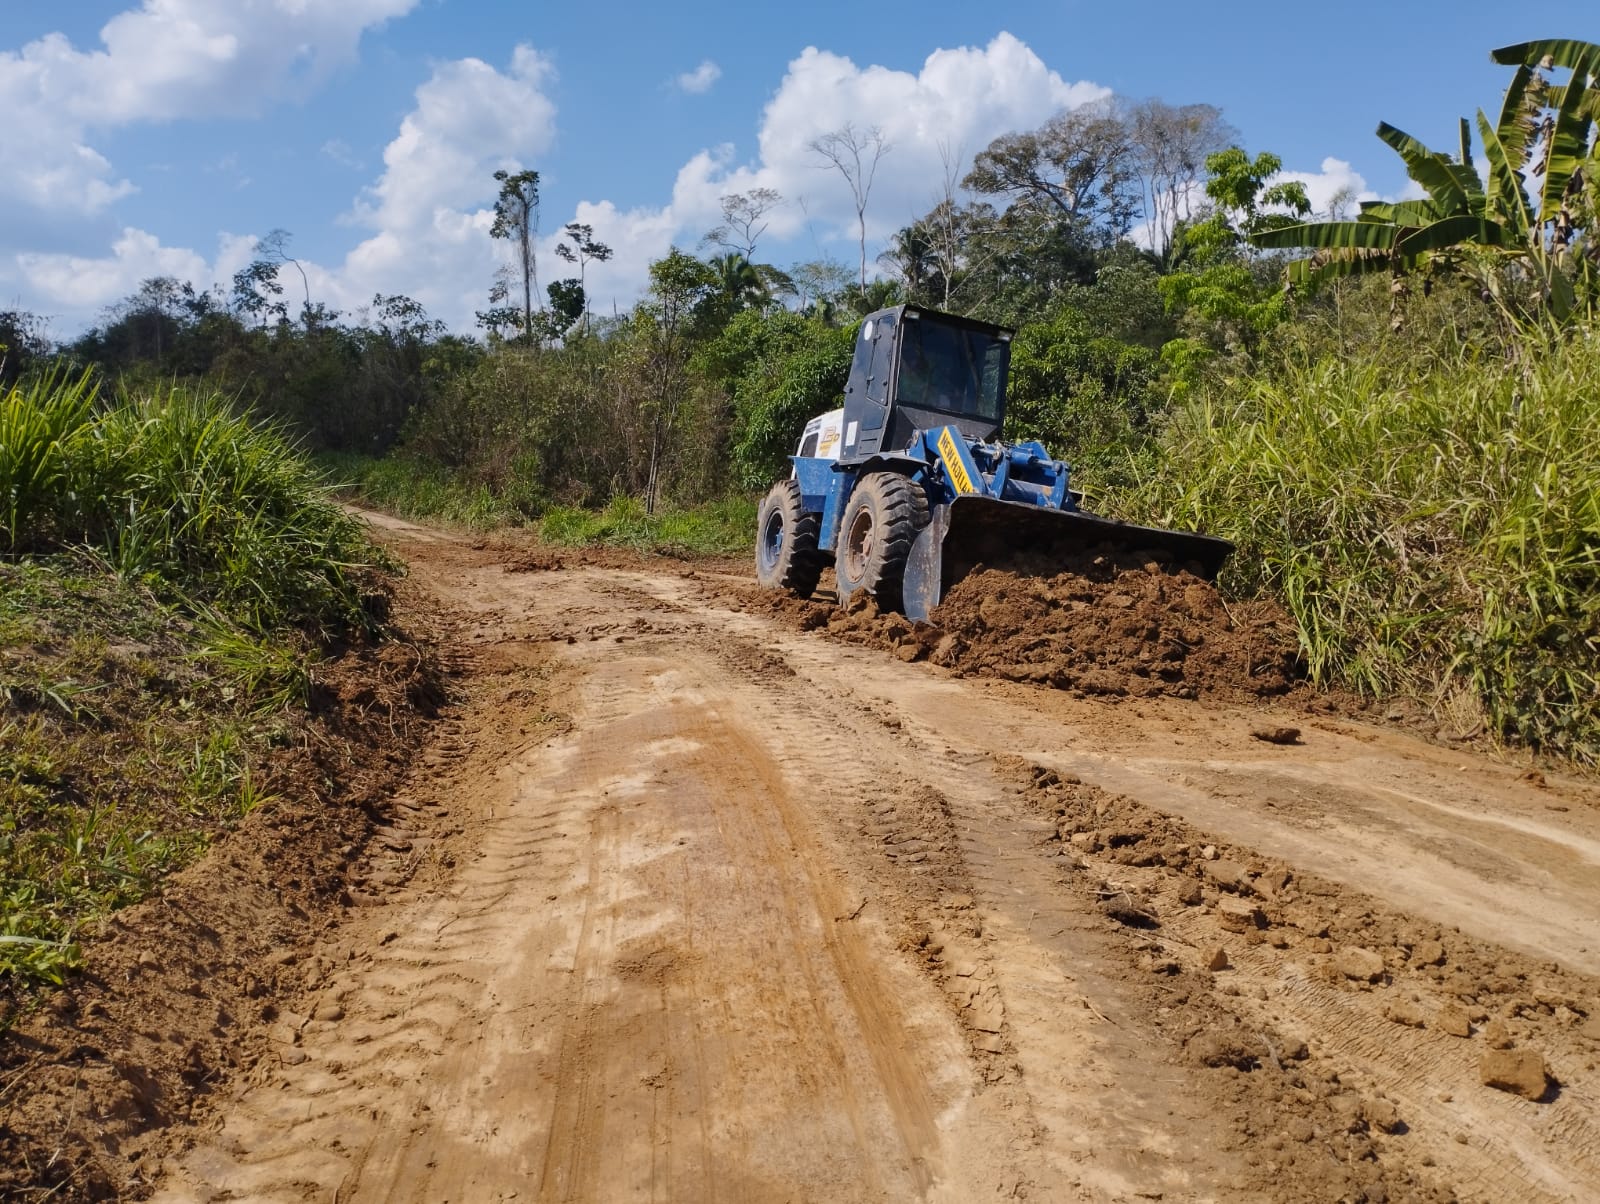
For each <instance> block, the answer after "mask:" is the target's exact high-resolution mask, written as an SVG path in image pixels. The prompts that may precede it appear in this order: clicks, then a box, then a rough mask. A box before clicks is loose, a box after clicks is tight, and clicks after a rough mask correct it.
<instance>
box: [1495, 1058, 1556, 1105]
mask: <svg viewBox="0 0 1600 1204" xmlns="http://www.w3.org/2000/svg"><path fill="white" fill-rule="evenodd" d="M1478 1075H1479V1077H1480V1078H1481V1079H1482V1080H1483V1085H1484V1086H1485V1087H1493V1088H1494V1089H1495V1090H1497V1091H1509V1092H1511V1094H1513V1095H1520V1096H1521V1097H1522V1098H1523V1099H1531V1100H1537V1099H1541V1098H1543V1096H1544V1093H1545V1092H1546V1091H1547V1090H1548V1089H1549V1086H1550V1076H1549V1072H1548V1071H1547V1070H1546V1068H1545V1064H1544V1055H1543V1054H1541V1053H1540V1052H1539V1051H1538V1050H1536V1049H1490V1050H1486V1051H1484V1055H1483V1058H1482V1060H1481V1061H1480V1062H1479V1063H1478Z"/></svg>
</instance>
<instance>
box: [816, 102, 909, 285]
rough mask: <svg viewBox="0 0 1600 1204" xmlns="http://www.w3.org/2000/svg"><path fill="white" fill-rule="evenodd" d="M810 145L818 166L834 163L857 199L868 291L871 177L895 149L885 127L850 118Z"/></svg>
mask: <svg viewBox="0 0 1600 1204" xmlns="http://www.w3.org/2000/svg"><path fill="white" fill-rule="evenodd" d="M807 146H808V147H809V149H810V150H811V153H812V154H814V155H816V156H817V158H819V159H820V160H822V163H821V164H820V165H819V166H822V167H827V166H830V165H831V166H832V167H833V168H834V169H835V170H836V171H837V172H838V173H839V174H840V175H841V176H843V177H844V181H845V183H846V184H847V185H848V186H849V188H850V197H851V200H852V201H853V202H854V203H855V210H856V228H857V230H858V232H859V235H860V244H861V291H862V293H863V294H865V293H866V291H867V200H868V198H869V197H870V196H871V195H872V181H873V179H874V178H875V177H876V176H877V174H878V163H879V162H880V161H881V160H882V159H883V157H884V156H885V155H887V154H888V153H889V151H890V150H891V149H892V148H891V146H890V145H889V141H888V139H887V138H885V137H884V135H883V131H882V130H881V129H879V128H878V127H877V126H875V125H874V126H870V127H868V128H867V129H865V130H858V129H856V127H855V125H854V124H852V123H851V122H848V121H847V122H845V123H844V125H842V126H840V127H839V128H838V129H836V130H834V131H833V132H832V133H828V134H823V135H822V136H821V137H820V138H813V139H812V140H811V141H810V142H809V143H808V144H807Z"/></svg>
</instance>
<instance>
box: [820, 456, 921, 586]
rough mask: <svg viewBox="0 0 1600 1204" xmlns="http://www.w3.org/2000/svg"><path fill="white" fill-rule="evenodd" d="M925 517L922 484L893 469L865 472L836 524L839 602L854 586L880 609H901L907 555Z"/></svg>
mask: <svg viewBox="0 0 1600 1204" xmlns="http://www.w3.org/2000/svg"><path fill="white" fill-rule="evenodd" d="M927 521H928V500H927V497H926V496H925V495H924V494H923V492H922V489H921V487H920V486H918V485H916V484H914V483H912V482H911V481H909V480H907V479H906V478H905V477H903V476H901V475H900V474H898V473H893V472H874V473H869V474H868V475H867V476H866V477H864V478H863V479H862V480H861V482H860V483H859V484H857V485H856V488H855V492H854V493H852V494H851V495H850V501H849V504H848V505H846V506H845V508H844V520H843V522H841V523H840V524H839V548H838V551H837V553H836V554H835V560H834V572H835V574H836V575H837V577H838V581H839V601H840V602H841V603H846V602H848V601H849V600H850V596H851V595H852V594H854V593H855V592H856V591H857V590H865V591H866V592H867V593H868V594H870V595H871V596H872V598H873V600H874V601H876V602H877V604H878V609H880V610H894V611H903V610H904V609H905V606H904V602H903V599H902V591H901V585H902V583H903V582H904V581H905V575H906V560H907V558H908V557H909V556H910V555H911V543H912V541H913V540H914V539H916V537H917V532H918V531H919V530H920V529H921V528H922V527H923V526H924V525H925V524H926V523H927Z"/></svg>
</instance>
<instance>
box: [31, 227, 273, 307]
mask: <svg viewBox="0 0 1600 1204" xmlns="http://www.w3.org/2000/svg"><path fill="white" fill-rule="evenodd" d="M255 242H256V240H255V239H254V238H253V237H249V236H241V235H234V234H223V235H221V236H220V237H219V239H218V245H217V253H216V256H215V258H214V259H212V260H210V261H208V260H207V259H206V258H205V256H203V255H201V254H200V253H198V252H196V251H192V250H189V249H188V248H185V247H166V246H162V244H161V240H160V239H159V238H157V237H156V236H155V235H154V234H149V233H147V232H145V231H143V230H135V229H132V228H131V227H130V228H127V229H124V230H123V231H122V233H121V235H119V236H118V238H117V239H116V241H115V242H114V243H113V244H112V246H111V253H110V254H109V255H101V256H86V255H55V254H38V253H24V254H21V255H18V256H17V264H18V266H19V267H20V268H21V269H22V272H23V274H24V276H25V277H26V278H27V280H28V283H29V285H30V286H31V288H32V289H33V290H34V291H35V292H36V293H38V294H39V295H41V296H42V297H44V298H46V299H48V300H49V301H50V303H51V304H53V305H57V306H61V307H62V308H64V309H67V310H70V311H74V312H76V313H78V314H82V315H88V314H92V313H94V312H96V311H98V310H100V309H103V308H104V307H106V306H108V305H111V304H112V303H113V302H116V301H120V300H121V299H122V298H124V297H126V296H128V295H129V294H130V293H133V292H134V291H135V290H136V289H137V288H138V287H139V285H140V283H142V282H143V281H145V280H148V279H149V278H150V277H152V276H172V277H174V278H176V279H177V280H179V281H187V282H189V283H191V284H193V285H195V287H196V288H200V289H204V288H209V287H210V285H211V282H212V281H216V280H223V281H226V280H231V279H232V277H233V274H234V272H236V271H238V270H239V269H240V268H242V267H243V266H244V265H245V264H246V263H248V262H249V261H250V256H251V254H252V253H253V251H254V248H255Z"/></svg>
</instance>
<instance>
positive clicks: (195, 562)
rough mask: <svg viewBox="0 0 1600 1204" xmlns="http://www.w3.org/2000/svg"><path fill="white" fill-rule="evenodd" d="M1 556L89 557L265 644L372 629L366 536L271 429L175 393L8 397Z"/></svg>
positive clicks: (0, 465) (72, 385) (215, 402)
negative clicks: (289, 632)
mask: <svg viewBox="0 0 1600 1204" xmlns="http://www.w3.org/2000/svg"><path fill="white" fill-rule="evenodd" d="M0 491H3V493H0V500H3V503H4V509H3V510H0V547H3V548H4V549H5V550H7V551H10V552H12V553H30V552H31V553H43V552H51V551H56V550H59V549H62V548H66V547H71V546H77V545H88V546H89V547H91V548H94V549H96V550H98V551H99V552H100V553H101V554H103V555H104V556H105V557H106V558H107V559H108V560H109V561H110V562H111V563H112V564H113V565H114V566H115V567H116V568H117V569H118V570H119V571H120V572H121V573H122V574H123V575H125V576H127V577H128V578H130V579H137V580H143V581H146V582H148V583H150V584H151V585H152V586H153V587H155V588H157V590H158V592H160V593H163V594H164V595H167V596H169V597H171V598H174V599H177V600H180V601H183V602H185V603H186V604H187V605H189V606H190V607H191V608H195V607H199V606H213V607H216V608H218V609H219V610H221V611H222V612H224V613H226V614H227V615H228V616H229V617H230V618H232V619H233V620H234V621H236V622H239V623H241V624H243V625H244V626H246V627H248V628H251V629H253V630H256V631H268V630H271V629H273V628H276V627H282V626H293V627H299V628H303V629H305V630H307V631H308V632H311V633H314V634H316V635H318V636H330V635H334V634H337V633H342V632H347V631H350V630H371V629H373V628H374V626H375V624H376V622H377V620H378V618H379V613H378V612H379V609H380V608H378V607H377V606H376V605H375V604H376V602H377V598H376V596H375V595H374V594H372V592H371V586H372V581H371V569H372V568H373V567H374V566H375V565H376V564H377V563H379V562H380V561H381V556H380V554H379V553H378V552H377V550H376V549H375V548H374V547H372V545H371V544H369V543H368V542H367V541H366V539H365V538H364V536H363V535H362V532H361V528H360V526H359V524H357V523H356V522H354V521H353V520H352V519H350V518H349V517H348V516H346V515H345V514H344V513H343V512H342V511H341V510H340V509H339V508H338V507H337V506H336V505H334V504H333V503H332V502H331V501H330V500H329V499H328V498H327V496H326V494H325V492H324V489H323V486H322V481H321V479H320V477H319V476H318V474H317V472H316V470H315V469H314V468H313V467H312V466H311V465H310V463H309V462H308V461H307V460H306V459H305V458H304V457H303V456H301V455H300V454H299V453H298V452H297V451H296V450H295V449H294V448H293V447H292V446H291V445H290V443H289V442H288V441H287V440H286V439H285V438H284V437H282V436H281V435H280V434H279V433H278V432H276V431H274V430H272V429H270V428H266V427H261V426H257V425H254V424H252V423H251V422H250V421H248V420H247V419H245V418H243V417H241V416H240V415H238V414H236V413H234V412H233V410H232V409H231V408H230V407H229V406H228V404H227V403H226V402H225V401H223V400H222V399H221V398H219V397H216V396H214V395H213V396H192V395H190V394H187V393H184V392H182V391H180V390H176V389H173V390H169V391H166V392H164V393H158V394H155V395H152V396H150V397H147V398H143V399H138V400H133V399H125V400H123V401H121V402H119V403H117V404H114V405H109V406H101V405H98V404H97V401H96V397H95V393H94V390H93V388H92V387H91V386H90V385H89V384H88V382H87V381H86V380H80V381H77V382H71V381H67V380H65V379H63V378H61V377H59V376H57V377H52V378H49V379H46V380H44V381H42V382H40V383H39V384H37V385H34V386H30V387H28V388H26V389H22V388H17V389H12V390H11V391H10V392H9V393H7V394H5V395H4V396H3V397H0Z"/></svg>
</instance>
